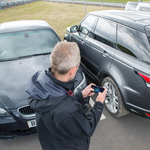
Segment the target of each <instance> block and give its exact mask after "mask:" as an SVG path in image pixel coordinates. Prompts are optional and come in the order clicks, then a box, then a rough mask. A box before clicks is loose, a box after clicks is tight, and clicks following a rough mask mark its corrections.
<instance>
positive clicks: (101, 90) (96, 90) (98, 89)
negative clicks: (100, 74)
mask: <svg viewBox="0 0 150 150" xmlns="http://www.w3.org/2000/svg"><path fill="white" fill-rule="evenodd" d="M91 87H92V88H93V89H94V91H93V92H95V93H99V92H101V93H102V92H103V91H104V88H102V87H99V86H94V85H92V86H91Z"/></svg>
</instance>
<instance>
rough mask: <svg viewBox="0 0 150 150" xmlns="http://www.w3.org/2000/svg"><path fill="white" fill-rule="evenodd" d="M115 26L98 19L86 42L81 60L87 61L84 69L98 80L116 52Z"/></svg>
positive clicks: (112, 23)
mask: <svg viewBox="0 0 150 150" xmlns="http://www.w3.org/2000/svg"><path fill="white" fill-rule="evenodd" d="M116 26H117V25H116V23H115V22H113V21H110V20H107V19H103V18H99V19H98V21H97V24H96V27H95V31H94V32H93V33H92V36H90V37H88V39H87V40H86V47H85V50H86V52H85V53H84V55H83V58H84V59H86V60H88V63H87V64H86V67H87V68H88V69H89V70H90V71H91V73H93V74H94V75H95V77H97V78H98V79H99V76H100V74H101V73H102V72H105V71H107V72H108V69H109V67H110V65H111V62H112V57H113V55H114V53H115V50H116V49H115V48H116Z"/></svg>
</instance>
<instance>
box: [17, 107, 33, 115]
mask: <svg viewBox="0 0 150 150" xmlns="http://www.w3.org/2000/svg"><path fill="white" fill-rule="evenodd" d="M28 106H29V105H25V106H22V107H19V108H18V109H17V112H18V114H19V115H20V116H22V117H35V113H34V114H33V115H23V114H21V113H20V112H19V109H21V108H25V107H28Z"/></svg>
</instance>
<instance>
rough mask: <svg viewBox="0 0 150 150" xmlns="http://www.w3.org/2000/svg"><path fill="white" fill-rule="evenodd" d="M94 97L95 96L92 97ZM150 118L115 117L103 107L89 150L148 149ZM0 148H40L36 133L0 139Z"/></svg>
mask: <svg viewBox="0 0 150 150" xmlns="http://www.w3.org/2000/svg"><path fill="white" fill-rule="evenodd" d="M94 99H95V98H94ZM149 127H150V120H148V119H145V118H142V117H140V116H137V115H135V114H132V113H130V114H128V115H127V116H125V117H122V118H119V119H115V118H113V117H111V116H110V115H109V113H108V112H107V111H106V110H105V109H104V111H103V117H102V120H100V122H99V123H98V125H97V128H96V130H95V132H94V134H93V136H92V138H91V145H90V150H150V129H149ZM0 150H41V146H40V144H39V141H38V137H37V135H32V136H28V137H23V138H14V139H13V140H10V141H0Z"/></svg>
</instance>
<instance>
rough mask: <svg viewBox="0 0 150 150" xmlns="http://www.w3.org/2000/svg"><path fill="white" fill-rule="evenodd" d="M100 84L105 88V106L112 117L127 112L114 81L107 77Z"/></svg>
mask: <svg viewBox="0 0 150 150" xmlns="http://www.w3.org/2000/svg"><path fill="white" fill-rule="evenodd" d="M102 85H103V86H105V87H106V88H107V90H108V91H107V94H106V99H105V107H106V109H107V110H108V112H109V113H110V114H111V115H112V116H113V117H121V116H124V115H126V114H128V113H129V112H128V111H127V110H126V109H125V107H124V104H123V100H122V96H121V94H120V91H119V89H118V87H117V85H116V84H115V82H114V81H113V80H112V79H111V78H110V77H107V78H105V79H104V80H103V82H102Z"/></svg>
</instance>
